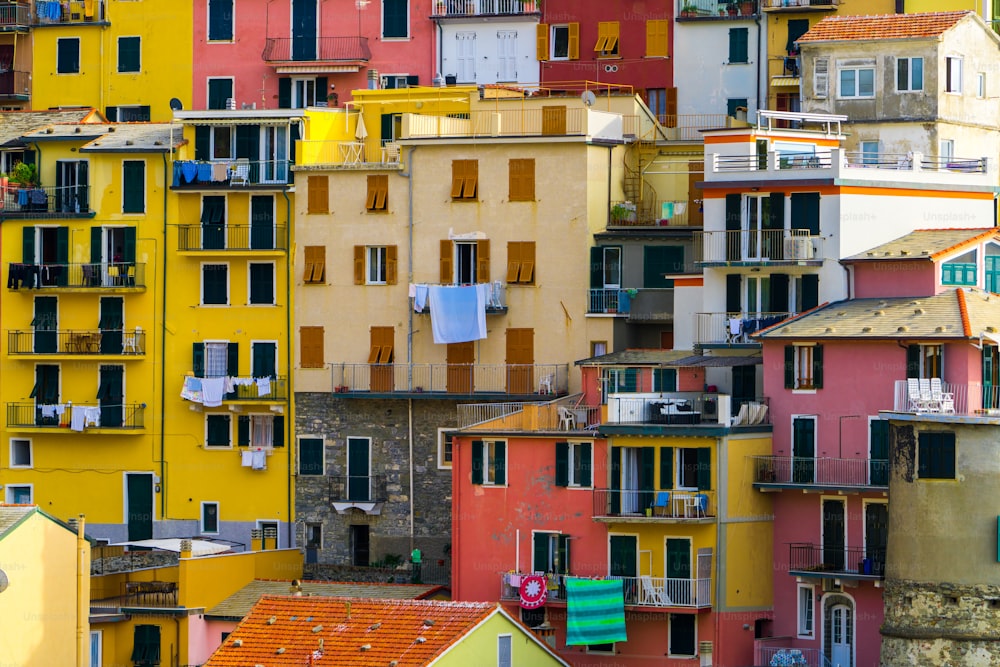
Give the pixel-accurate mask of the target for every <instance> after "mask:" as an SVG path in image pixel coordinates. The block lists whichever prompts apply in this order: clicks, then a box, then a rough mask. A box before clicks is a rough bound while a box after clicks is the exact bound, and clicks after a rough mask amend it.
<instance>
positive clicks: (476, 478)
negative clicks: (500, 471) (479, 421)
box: [472, 440, 483, 484]
mask: <svg viewBox="0 0 1000 667" xmlns="http://www.w3.org/2000/svg"><path fill="white" fill-rule="evenodd" d="M472 483H473V484H482V483H483V441H482V440H473V441H472Z"/></svg>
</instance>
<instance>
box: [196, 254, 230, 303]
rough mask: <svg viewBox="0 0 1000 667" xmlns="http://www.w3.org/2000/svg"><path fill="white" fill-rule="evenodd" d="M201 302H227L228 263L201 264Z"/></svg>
mask: <svg viewBox="0 0 1000 667" xmlns="http://www.w3.org/2000/svg"><path fill="white" fill-rule="evenodd" d="M201 303H202V305H203V306H211V305H219V306H225V305H228V304H229V265H228V264H202V265H201Z"/></svg>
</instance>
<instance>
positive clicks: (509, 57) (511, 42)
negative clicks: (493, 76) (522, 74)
mask: <svg viewBox="0 0 1000 667" xmlns="http://www.w3.org/2000/svg"><path fill="white" fill-rule="evenodd" d="M497 62H498V64H499V71H498V72H497V81H517V31H516V30H499V31H497Z"/></svg>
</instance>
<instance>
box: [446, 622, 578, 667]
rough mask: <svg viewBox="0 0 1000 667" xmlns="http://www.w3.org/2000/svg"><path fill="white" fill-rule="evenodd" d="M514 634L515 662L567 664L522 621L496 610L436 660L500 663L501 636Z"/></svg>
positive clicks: (453, 664) (462, 665) (452, 666)
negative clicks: (498, 641)
mask: <svg viewBox="0 0 1000 667" xmlns="http://www.w3.org/2000/svg"><path fill="white" fill-rule="evenodd" d="M504 635H510V637H511V642H510V656H511V662H510V663H509V664H513V665H525V666H526V667H545V666H546V665H553V666H554V665H565V664H566V663H565V662H563V661H562V660H560V659H559V658H558V657H556V655H555V654H554V653H553V652H551V651H549V650H548V649H546V648H543V647H542V645H541V644H540V643H539V641H538V640H537V639H536V638H535V637H533V636H532V634H531V633H530V632H528V631H527V630H526V629H525V628H524V627H523V626H522V625H519V624H517V623H514V622H513V621H512V620H511V619H510V618H509V617H508V616H507V615H506V614H504V613H495V614H493V615H492V616H490V617H489V618H488V619H487V620H486V622H485V623H483V624H481V625H477V626H476V627H475V628H474V629H473V630H472V631H471V632H469V633H468V634H467V635H466V636H465V637H463V638H462V639H461V640H460V641H459V642H458V643H456V644H454V645H453V646H452V647H451V648H449V649H448V650H447V651H446V652H445V653H444V654H443V655H442V656H441V657H439V658H438V659H437V660H435V661H434V664H435V665H441V667H467V665H482V666H483V667H493V666H494V665H498V664H499V662H498V655H497V637H502V636H504Z"/></svg>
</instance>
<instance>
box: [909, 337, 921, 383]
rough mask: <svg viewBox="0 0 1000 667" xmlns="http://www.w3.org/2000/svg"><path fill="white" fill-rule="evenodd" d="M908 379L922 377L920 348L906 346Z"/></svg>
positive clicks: (917, 346)
mask: <svg viewBox="0 0 1000 667" xmlns="http://www.w3.org/2000/svg"><path fill="white" fill-rule="evenodd" d="M906 377H908V378H918V377H920V346H919V345H907V346H906Z"/></svg>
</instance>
